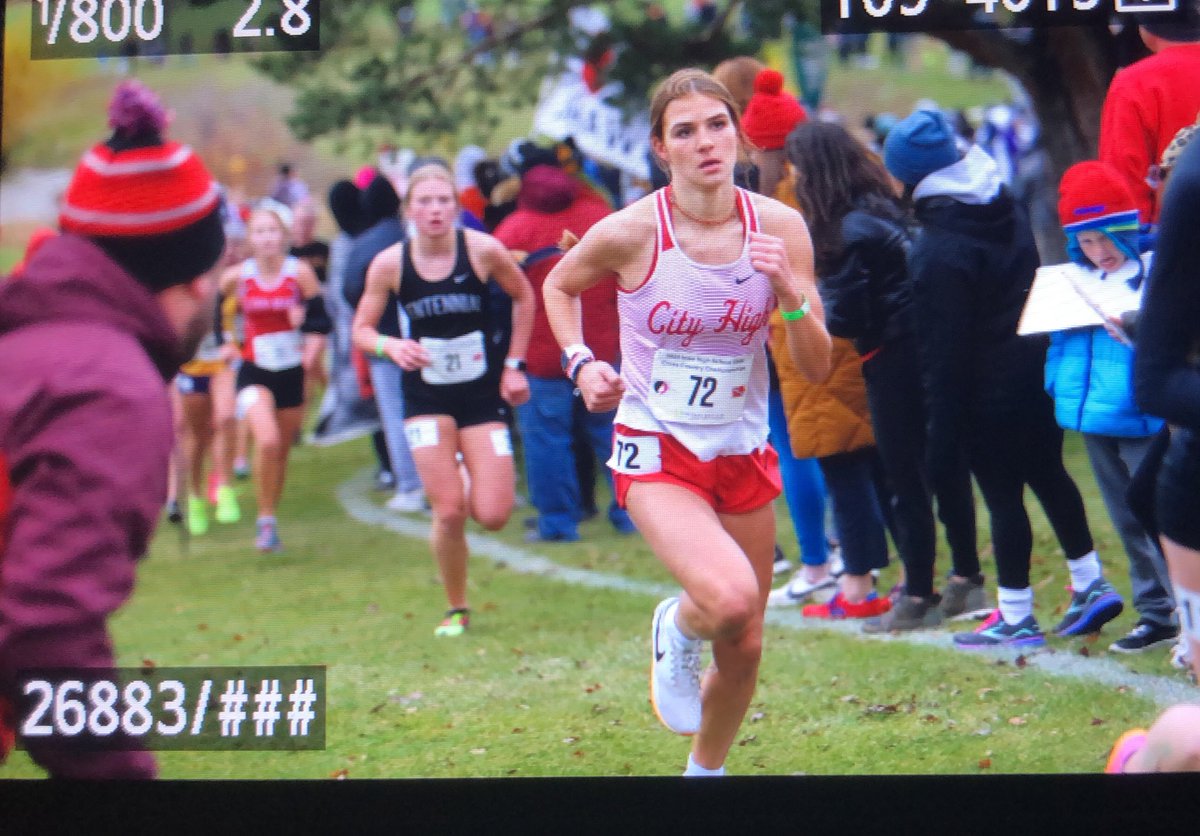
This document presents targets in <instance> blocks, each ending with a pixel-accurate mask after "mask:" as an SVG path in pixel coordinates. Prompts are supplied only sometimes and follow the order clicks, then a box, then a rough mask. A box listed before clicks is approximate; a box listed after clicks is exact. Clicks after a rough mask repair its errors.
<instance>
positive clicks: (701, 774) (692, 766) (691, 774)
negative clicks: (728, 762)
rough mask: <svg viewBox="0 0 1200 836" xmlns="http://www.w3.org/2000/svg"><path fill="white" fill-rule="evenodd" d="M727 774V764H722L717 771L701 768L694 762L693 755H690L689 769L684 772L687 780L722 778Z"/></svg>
mask: <svg viewBox="0 0 1200 836" xmlns="http://www.w3.org/2000/svg"><path fill="white" fill-rule="evenodd" d="M724 774H725V764H721V765H720V766H718V767H717V768H716V769H709V768H708V767H705V766H701V765H700V764H698V763H696V761H695V760H693V758H692V755H691V753H690V752H689V753H688V763H687V769H685V770H684V772H683V777H685V778H720V777H722V776H723V775H724Z"/></svg>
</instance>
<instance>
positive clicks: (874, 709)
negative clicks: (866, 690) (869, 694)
mask: <svg viewBox="0 0 1200 836" xmlns="http://www.w3.org/2000/svg"><path fill="white" fill-rule="evenodd" d="M899 711H900V706H899V705H898V704H896V703H892V704H891V705H883V704H881V703H875V704H873V705H868V706H867V707H866V708H865V709H863V714H896V713H897V712H899Z"/></svg>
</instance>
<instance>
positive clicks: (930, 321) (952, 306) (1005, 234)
mask: <svg viewBox="0 0 1200 836" xmlns="http://www.w3.org/2000/svg"><path fill="white" fill-rule="evenodd" d="M916 217H917V220H918V221H919V222H920V224H921V226H922V232H921V234H920V235H919V236H918V237H917V240H916V241H915V242H914V244H913V247H912V249H911V250H910V252H909V259H908V269H909V276H910V278H911V281H912V302H913V321H914V324H915V326H916V333H917V339H918V345H919V347H920V355H921V365H922V373H923V376H924V379H925V392H926V397H927V400H928V415H929V439H930V451H929V452H930V456H931V462H933V461H936V460H937V458H938V457H939V453H944V454H946V455H950V454H951V452H952V451H953V450H955V449H959V448H961V446H962V445H964V444H965V443H967V442H968V439H969V438H970V437H971V436H975V435H978V434H981V433H983V434H987V433H994V432H1002V431H1004V427H1014V428H1015V427H1019V426H1021V425H1022V423H1023V422H1022V421H1020V420H1016V419H1019V418H1021V417H1023V416H1028V415H1031V414H1033V413H1035V412H1037V411H1039V410H1040V411H1043V412H1044V411H1045V406H1046V405H1045V403H1043V402H1042V401H1044V399H1045V398H1046V397H1047V395H1046V393H1045V391H1044V390H1043V389H1042V377H1043V367H1044V364H1045V356H1046V340H1045V338H1044V336H1026V337H1022V336H1018V335H1017V321H1018V319H1019V318H1020V316H1021V309H1022V308H1023V307H1024V305H1025V298H1026V296H1027V295H1028V294H1029V288H1030V285H1032V284H1033V276H1034V273H1035V272H1036V270H1037V268H1038V264H1039V258H1038V252H1037V248H1036V246H1035V244H1034V239H1033V232H1032V230H1031V229H1030V226H1029V221H1028V219H1027V218H1026V217H1025V214H1024V212H1023V211H1022V210H1021V208H1020V207H1019V206H1018V205H1017V204H1016V203H1015V202H1014V201H1013V199H1012V197H1011V195H1010V194H1009V193H1008V192H1007V191H1006V190H1002V191H1001V192H1000V193H999V194H998V195H997V196H996V197H995V198H993V199H992V200H991V201H990V202H987V203H975V204H972V203H963V202H960V201H958V200H955V199H953V198H949V197H940V196H932V197H929V198H926V199H924V200H918V202H917V204H916ZM938 448H940V449H938Z"/></svg>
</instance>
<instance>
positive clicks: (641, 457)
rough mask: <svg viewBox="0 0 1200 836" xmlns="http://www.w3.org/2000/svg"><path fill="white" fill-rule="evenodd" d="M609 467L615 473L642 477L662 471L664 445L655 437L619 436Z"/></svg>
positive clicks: (617, 436)
mask: <svg viewBox="0 0 1200 836" xmlns="http://www.w3.org/2000/svg"><path fill="white" fill-rule="evenodd" d="M608 466H609V467H610V468H612V471H613V472H614V473H625V474H628V475H630V476H640V475H644V474H648V473H659V472H660V471H662V444H661V443H660V442H659V440H658V437H657V436H653V435H621V434H620V433H617V435H616V436H615V437H614V438H613V451H612V456H611V457H610V458H609V460H608Z"/></svg>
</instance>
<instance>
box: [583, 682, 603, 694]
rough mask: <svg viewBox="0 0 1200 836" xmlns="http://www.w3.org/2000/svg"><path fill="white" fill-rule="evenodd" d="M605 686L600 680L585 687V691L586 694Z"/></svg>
mask: <svg viewBox="0 0 1200 836" xmlns="http://www.w3.org/2000/svg"><path fill="white" fill-rule="evenodd" d="M603 687H604V686H603V685H601V684H600V683H599V682H594V683H592V684H591V685H588V686H587V687H586V688H584V689H583V691H584V693H585V694H594V693H596V692H597V691H599V690H600V689H601V688H603Z"/></svg>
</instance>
